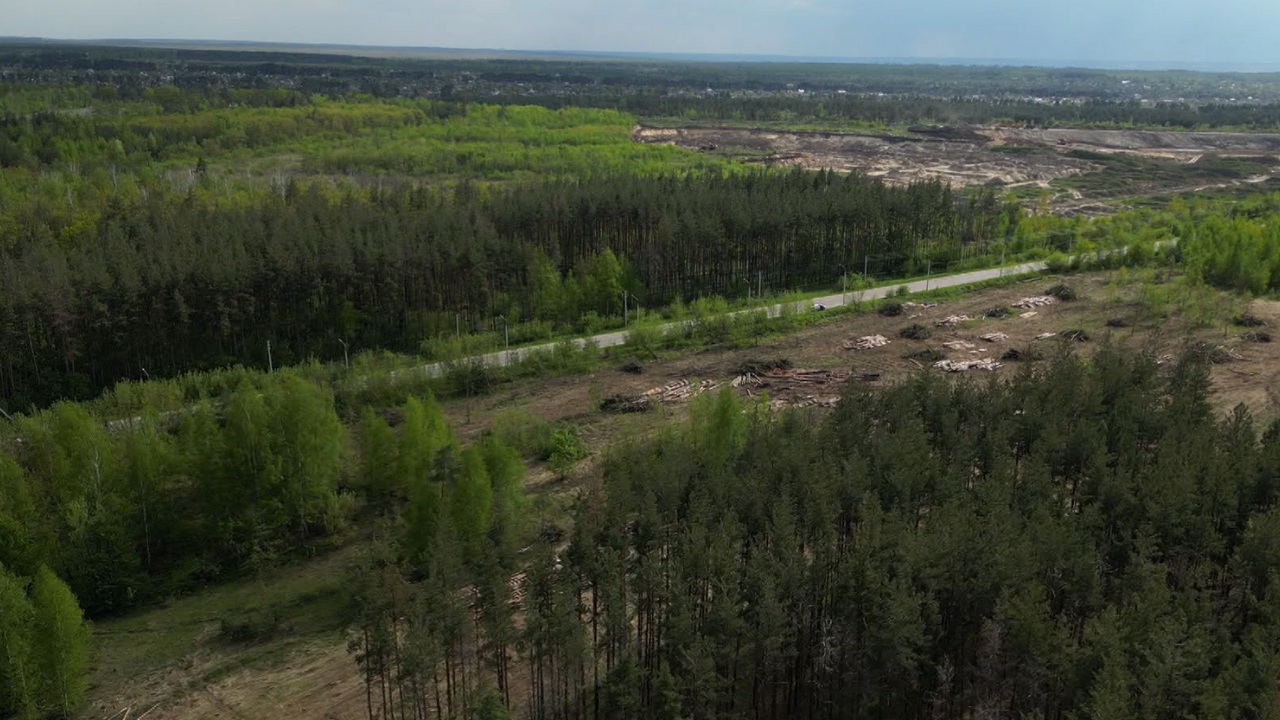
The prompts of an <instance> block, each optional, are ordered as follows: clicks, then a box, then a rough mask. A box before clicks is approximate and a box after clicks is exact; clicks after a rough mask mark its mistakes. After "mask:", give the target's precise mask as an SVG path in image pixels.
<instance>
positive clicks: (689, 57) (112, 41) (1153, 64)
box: [0, 35, 1280, 74]
mask: <svg viewBox="0 0 1280 720" xmlns="http://www.w3.org/2000/svg"><path fill="white" fill-rule="evenodd" d="M22 42H28V43H49V44H60V45H88V46H98V47H137V46H142V47H155V48H161V49H190V48H191V46H193V45H203V46H208V47H209V48H210V49H218V48H219V47H222V48H257V49H259V50H260V51H265V52H284V51H286V50H287V49H292V50H299V51H306V52H311V53H315V54H324V51H325V50H342V51H346V52H347V53H349V54H351V53H353V52H358V51H365V52H369V53H371V54H370V55H368V56H369V57H384V58H385V57H388V56H391V57H405V58H409V59H412V58H413V57H414V56H415V55H417V56H422V55H424V54H433V55H448V54H453V55H461V56H470V57H498V58H500V57H502V56H504V55H505V56H521V57H544V58H545V57H564V56H569V57H575V58H599V59H627V60H666V61H686V62H736V63H744V62H745V63H823V64H837V65H841V64H842V65H856V64H865V65H937V66H956V67H963V66H974V67H1010V68H1014V67H1035V68H1045V69H1056V70H1074V69H1083V70H1112V71H1125V70H1129V71H1149V72H1172V71H1188V72H1224V73H1250V74H1261V73H1280V62H1272V63H1263V62H1234V61H1215V60H1196V61H1174V60H1116V59H1110V60H1083V59H1069V60H1068V59H1058V58H1054V59H1043V58H992V57H960V56H937V57H934V56H838V55H789V54H773V53H769V54H762V53H723V52H714V53H713V52H662V51H639V50H582V49H574V50H552V49H538V50H530V49H518V48H461V47H444V46H431V45H366V44H359V43H337V42H327V43H321V42H297V41H284V40H281V41H275V40H208V39H191V38H186V39H184V38H48V37H40V36H20V35H4V36H0V43H10V44H12V43H22Z"/></svg>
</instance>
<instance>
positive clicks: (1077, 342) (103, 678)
mask: <svg viewBox="0 0 1280 720" xmlns="http://www.w3.org/2000/svg"><path fill="white" fill-rule="evenodd" d="M1157 281H1159V280H1158V278H1157V277H1156V275H1155V273H1154V272H1149V273H1148V272H1145V271H1138V272H1137V273H1134V274H1133V275H1130V274H1129V273H1128V272H1127V271H1107V272H1092V273H1081V274H1074V275H1068V276H1062V277H1053V276H1043V277H1032V278H1027V279H1025V280H1022V281H1020V282H1017V283H1014V284H1012V285H1010V286H1008V287H1002V288H993V289H985V290H979V291H974V292H969V293H964V294H961V295H958V296H955V297H947V298H942V299H938V300H930V301H923V302H918V301H913V300H912V299H911V298H910V297H908V298H905V299H904V301H903V302H901V313H900V314H897V315H885V314H882V313H881V312H879V311H877V310H876V309H874V308H872V307H867V308H864V309H863V311H862V312H859V313H857V314H852V315H845V316H839V317H832V318H831V319H830V320H828V321H825V322H821V323H819V324H816V325H813V326H810V327H807V328H805V329H802V330H800V331H798V332H795V333H794V334H789V335H785V336H782V337H777V338H772V339H769V340H767V341H764V342H761V343H760V344H759V345H755V346H746V347H706V348H701V349H694V350H689V351H683V352H676V353H666V354H664V357H663V358H662V359H660V360H656V361H650V362H646V363H645V364H644V367H643V372H641V373H639V374H636V373H634V372H627V371H622V370H619V369H617V368H616V366H615V367H610V366H609V363H607V362H606V363H605V366H604V367H602V368H600V369H598V370H596V371H594V372H592V373H590V374H586V375H580V376H567V377H560V378H552V379H547V380H527V381H517V382H515V383H513V384H512V385H510V386H509V387H505V388H502V389H500V390H499V391H497V392H496V393H494V394H492V395H489V396H485V397H478V398H472V399H458V400H454V401H450V402H447V403H445V404H444V406H443V409H444V411H445V414H446V417H447V418H448V420H449V422H450V424H451V425H452V426H453V427H454V429H455V432H456V434H457V435H458V437H459V439H460V440H462V441H463V442H472V441H474V440H476V439H477V438H479V437H480V436H481V435H483V434H484V433H485V432H486V431H488V430H489V429H491V427H492V426H493V425H494V423H495V422H499V423H500V422H503V418H504V417H509V418H532V419H535V420H536V421H537V422H548V423H564V424H569V425H572V426H573V427H575V428H577V430H578V432H579V435H580V437H581V438H582V440H583V441H584V442H585V444H586V446H587V447H588V448H589V449H590V452H591V456H592V457H591V458H588V459H587V460H586V461H585V462H583V463H581V464H580V465H578V466H577V467H575V468H574V469H573V470H572V471H570V472H569V473H568V474H567V475H563V476H561V475H560V474H559V473H557V472H555V471H553V470H551V469H550V468H548V467H545V466H535V467H534V468H533V469H532V470H531V473H530V475H529V478H528V481H527V482H528V488H529V490H530V492H531V493H533V495H534V497H535V498H536V500H535V502H536V503H537V506H538V507H539V508H540V512H541V513H543V514H544V516H545V517H548V518H551V519H552V521H553V522H556V523H559V524H562V525H565V524H568V523H570V522H571V520H570V519H569V512H570V508H572V507H573V505H574V504H575V502H576V501H577V498H578V496H579V493H581V492H582V491H583V488H584V487H586V485H588V484H589V483H590V482H591V480H590V478H591V477H592V476H593V475H595V474H597V473H599V472H600V462H601V458H602V457H603V456H605V455H607V454H609V453H610V448H613V447H615V446H617V445H618V444H619V443H623V442H634V441H635V440H636V439H638V438H641V437H644V436H646V435H649V434H652V433H655V432H659V431H660V430H661V429H662V428H663V427H666V426H668V425H669V424H670V423H673V422H677V421H679V420H680V419H681V418H682V417H683V416H684V413H685V411H686V409H687V408H688V405H689V401H690V400H691V399H692V398H693V397H694V396H696V395H698V394H700V393H701V392H707V393H714V392H716V391H717V390H718V389H719V388H721V387H731V388H734V389H735V391H736V392H739V393H741V395H742V397H743V398H744V400H747V399H750V398H753V397H768V398H769V399H770V400H771V401H772V404H773V407H774V408H775V409H779V410H781V409H784V408H798V409H799V411H800V412H802V413H803V414H804V416H805V417H807V418H809V419H810V421H814V420H816V418H818V417H821V416H823V415H825V414H826V413H828V412H830V411H829V410H827V409H824V407H823V406H824V405H825V403H814V402H810V400H811V399H812V398H813V396H814V395H818V396H821V397H834V396H838V395H839V394H841V393H842V392H843V391H844V390H845V387H844V384H845V383H854V384H857V385H861V386H864V387H868V388H879V389H882V388H886V387H892V386H895V385H897V384H899V383H902V382H904V381H906V380H908V379H909V378H911V377H912V376H914V375H916V374H919V373H922V372H926V373H938V372H941V371H940V370H936V369H933V368H932V367H931V366H932V365H933V363H934V362H935V360H934V358H937V357H939V356H946V357H948V358H952V359H954V360H958V361H963V360H967V359H969V358H975V357H980V358H988V357H990V358H1006V359H1005V360H1004V361H1003V367H1001V368H1000V369H998V370H996V371H995V373H994V376H995V377H997V378H1001V379H1002V380H1004V381H1008V380H1009V379H1011V377H1012V376H1013V375H1015V374H1017V373H1019V372H1021V371H1022V370H1023V369H1025V368H1027V367H1028V366H1029V365H1036V364H1039V362H1043V361H1047V359H1049V358H1051V357H1052V356H1054V355H1055V354H1057V353H1060V352H1064V351H1068V352H1073V353H1079V354H1082V355H1085V356H1088V355H1090V354H1091V353H1093V352H1096V351H1097V350H1098V349H1099V348H1100V347H1103V346H1108V345H1113V346H1116V347H1123V348H1128V349H1132V350H1136V351H1141V352H1147V353H1152V354H1154V355H1156V356H1160V357H1167V358H1172V357H1173V356H1174V355H1175V354H1177V353H1178V352H1180V350H1181V348H1183V347H1184V346H1185V345H1186V344H1188V343H1205V344H1207V345H1210V346H1212V347H1222V348H1227V349H1229V350H1230V353H1229V354H1226V355H1224V356H1223V361H1222V362H1220V363H1215V364H1213V365H1212V381H1213V394H1212V399H1213V404H1214V406H1215V408H1216V409H1217V411H1218V412H1220V413H1225V412H1227V411H1229V410H1230V409H1231V408H1232V407H1234V406H1235V405H1237V404H1239V403H1244V404H1245V405H1247V406H1249V407H1250V409H1251V410H1252V411H1253V412H1254V413H1255V415H1256V416H1257V417H1258V418H1259V420H1260V421H1265V420H1267V419H1269V418H1273V417H1277V416H1280V396H1277V394H1276V388H1278V387H1280V357H1277V355H1276V353H1275V352H1274V349H1273V346H1272V345H1270V344H1267V343H1261V342H1251V341H1250V338H1248V337H1246V336H1248V334H1249V333H1250V332H1256V331H1257V329H1258V328H1260V327H1276V326H1277V325H1280V302H1275V301H1269V300H1255V301H1252V302H1250V303H1247V304H1246V303H1242V302H1240V301H1238V300H1236V299H1234V298H1233V297H1232V296H1230V295H1228V294H1225V293H1218V292H1216V291H1214V292H1212V293H1211V294H1210V295H1207V296H1201V297H1197V298H1193V299H1192V298H1181V299H1179V298H1178V297H1177V296H1176V294H1174V295H1170V296H1168V297H1167V298H1164V299H1156V298H1153V297H1152V296H1151V295H1150V293H1149V292H1148V291H1144V287H1148V286H1147V285H1146V283H1149V282H1157ZM1171 281H1172V278H1165V280H1164V282H1171ZM1063 285H1066V286H1068V287H1070V288H1071V289H1072V290H1073V291H1074V292H1075V294H1076V295H1077V296H1078V298H1077V299H1075V300H1071V301H1055V300H1054V299H1053V298H1052V296H1046V295H1044V293H1045V291H1046V290H1049V289H1052V288H1054V287H1059V286H1063ZM1189 301H1191V302H1189ZM1002 308H1003V309H1004V310H1005V311H1004V312H1000V309H1002ZM1184 309H1185V310H1186V311H1187V312H1184V311H1183V310H1184ZM1166 313H1167V316H1166ZM1242 315H1248V316H1250V317H1251V318H1253V319H1254V320H1255V321H1256V322H1257V323H1263V325H1255V326H1254V327H1253V328H1252V329H1250V328H1243V327H1237V326H1236V325H1233V324H1232V318H1236V317H1239V316H1242ZM958 317H967V318H970V319H967V320H962V321H960V322H958V323H956V322H952V323H947V322H945V321H946V320H947V319H949V318H958ZM939 323H942V325H941V326H939ZM916 326H919V327H929V328H932V331H931V332H929V333H928V334H927V336H926V337H924V338H923V339H913V338H911V337H904V336H903V331H904V330H907V329H909V328H912V327H916ZM1063 331H1075V332H1076V333H1078V334H1079V335H1077V336H1076V339H1073V338H1064V337H1062V332H1063ZM907 334H909V335H910V334H912V333H907ZM984 336H986V337H988V338H994V340H990V339H984ZM866 337H880V338H883V339H885V340H887V342H884V343H876V344H873V345H872V346H868V347H866V348H865V349H853V350H850V349H846V345H847V344H848V342H849V341H850V340H851V339H857V338H866ZM1082 337H1087V341H1082ZM1254 339H1256V338H1254ZM1011 356H1012V357H1011ZM921 357H925V358H927V360H925V361H922V360H920V359H918V358H921ZM1027 358H1041V361H1035V360H1031V361H1028V360H1027ZM990 377H991V376H990V375H988V374H987V373H980V376H978V377H970V378H968V379H967V380H965V379H962V380H960V382H976V383H979V384H985V383H986V382H987V380H988V379H989V378H990ZM877 391H878V390H877ZM601 398H615V399H623V400H635V399H642V398H645V399H649V400H650V402H648V403H646V404H645V405H643V406H642V407H640V408H638V409H637V410H636V411H633V412H617V411H610V410H607V409H606V410H602V409H600V406H601V405H602V404H603V405H608V403H602V402H601ZM363 543H364V541H359V540H358V541H356V542H355V543H354V544H353V545H352V546H350V547H348V548H346V549H343V550H341V551H338V552H336V553H331V554H328V555H326V556H325V557H324V558H323V559H321V560H317V561H312V562H306V563H302V564H298V565H296V566H293V567H286V568H283V569H281V570H278V571H274V572H273V573H272V576H271V577H270V579H266V578H264V579H259V580H244V581H241V582H239V583H236V584H233V585H231V586H227V587H224V588H218V589H214V590H209V591H205V592H202V593H198V594H196V595H193V596H191V597H188V598H184V599H180V600H177V601H175V602H174V603H173V605H172V606H171V607H167V608H163V609H157V610H149V611H145V612H143V613H141V614H139V615H138V616H136V617H130V618H123V619H120V620H111V621H106V622H103V623H100V624H98V625H97V626H96V630H97V632H98V634H99V635H98V637H99V641H100V644H101V647H102V648H103V649H102V652H103V655H102V660H103V662H102V663H100V665H99V669H98V671H97V672H96V674H95V675H94V676H93V688H92V689H91V690H90V693H89V705H90V707H91V708H92V712H91V715H90V716H91V717H113V715H112V713H115V717H123V711H124V710H125V709H126V708H127V709H131V711H132V715H130V717H137V716H138V715H139V714H141V713H142V712H145V711H149V713H150V714H148V715H147V717H149V718H167V719H173V720H205V719H212V718H227V717H232V718H234V717H245V718H248V717H265V716H271V717H280V718H284V719H286V720H302V718H313V717H330V718H335V719H344V720H345V719H346V718H352V719H354V718H360V717H364V716H365V705H366V697H365V686H364V679H363V677H362V676H361V674H360V672H359V670H358V668H357V666H356V664H355V663H354V662H353V660H352V655H351V653H350V652H349V651H348V649H347V636H346V635H345V634H343V633H342V632H341V630H340V627H339V626H338V625H336V624H335V617H336V616H335V615H334V614H333V613H334V612H335V609H334V608H333V607H331V604H332V599H333V597H335V595H336V593H337V592H338V588H337V587H336V586H335V585H334V583H335V582H337V581H336V580H335V576H336V575H338V574H339V572H340V571H339V568H340V567H341V566H343V565H344V564H346V563H350V562H352V561H353V559H354V557H355V555H354V554H355V553H358V552H359V547H360V546H361V545H362V544H363ZM561 547H562V548H563V545H562V546H561ZM232 608H234V611H233V610H232ZM268 610H270V611H272V612H279V613H280V616H281V622H282V623H283V624H284V626H285V627H290V628H293V632H290V633H288V637H276V638H273V639H269V640H267V641H265V642H262V643H259V644H253V645H250V646H248V647H244V646H241V645H237V644H234V643H228V642H227V641H226V640H225V639H222V637H221V636H220V633H219V623H220V622H221V621H222V620H224V619H225V618H227V617H237V616H239V617H255V616H258V615H260V614H261V613H263V612H266V611H268ZM512 673H513V677H515V678H520V679H519V680H517V681H515V684H516V687H522V685H521V684H520V683H524V682H527V675H526V674H525V669H522V668H521V667H519V666H517V667H515V668H513V670H512ZM526 703H527V698H525V697H524V696H523V692H522V691H518V692H516V693H515V697H514V699H513V704H514V707H517V708H520V707H524V706H525V705H526Z"/></svg>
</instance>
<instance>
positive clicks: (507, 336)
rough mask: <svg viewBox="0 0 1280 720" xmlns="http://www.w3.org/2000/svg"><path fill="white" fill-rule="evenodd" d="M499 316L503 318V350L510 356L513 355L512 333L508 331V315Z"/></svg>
mask: <svg viewBox="0 0 1280 720" xmlns="http://www.w3.org/2000/svg"><path fill="white" fill-rule="evenodd" d="M498 317H499V318H501V319H502V341H503V348H502V350H503V352H504V353H505V354H506V355H508V356H509V355H511V333H510V332H508V330H507V316H506V315H499V316H498Z"/></svg>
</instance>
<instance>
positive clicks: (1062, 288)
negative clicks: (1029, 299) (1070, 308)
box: [1044, 283, 1079, 302]
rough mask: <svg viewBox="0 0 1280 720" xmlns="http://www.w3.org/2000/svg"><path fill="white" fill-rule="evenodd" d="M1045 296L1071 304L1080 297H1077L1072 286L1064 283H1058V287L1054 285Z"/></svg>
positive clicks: (1046, 291) (1045, 292)
mask: <svg viewBox="0 0 1280 720" xmlns="http://www.w3.org/2000/svg"><path fill="white" fill-rule="evenodd" d="M1044 294H1045V295H1050V296H1053V297H1056V298H1058V299H1059V300H1061V301H1063V302H1071V301H1072V300H1075V299H1076V298H1078V297H1079V296H1078V295H1076V291H1075V289H1073V288H1072V287H1071V286H1070V285H1066V284H1064V283H1058V284H1057V285H1054V286H1053V287H1051V288H1049V289H1048V290H1045V291H1044Z"/></svg>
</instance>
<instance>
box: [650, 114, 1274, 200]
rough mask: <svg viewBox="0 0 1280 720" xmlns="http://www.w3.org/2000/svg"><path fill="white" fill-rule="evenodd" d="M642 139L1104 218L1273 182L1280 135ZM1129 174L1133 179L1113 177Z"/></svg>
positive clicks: (920, 130)
mask: <svg viewBox="0 0 1280 720" xmlns="http://www.w3.org/2000/svg"><path fill="white" fill-rule="evenodd" d="M633 135H634V137H635V138H636V139H637V140H638V141H640V142H646V143H669V144H674V145H678V146H680V147H684V148H688V149H691V150H700V151H703V152H711V153H724V154H731V155H736V156H745V157H747V158H749V159H751V160H753V161H755V162H759V163H761V164H763V165H767V166H792V167H803V168H808V169H814V170H817V169H823V170H837V171H841V172H854V171H856V172H860V173H863V174H865V175H868V176H870V177H879V178H883V179H884V180H885V181H887V182H890V183H894V184H907V183H912V182H920V181H931V180H938V181H941V182H945V183H950V184H951V185H953V186H956V187H968V186H987V187H993V188H1001V189H1006V190H1010V191H1019V193H1018V194H1019V196H1021V197H1024V198H1026V199H1028V200H1032V199H1034V200H1036V201H1039V200H1040V196H1041V195H1042V194H1043V195H1045V196H1046V197H1047V199H1048V201H1049V205H1050V207H1051V208H1053V209H1055V210H1057V211H1060V212H1070V213H1082V212H1083V213H1089V214H1098V213H1105V212H1109V211H1110V209H1111V207H1113V206H1108V205H1103V204H1102V201H1108V202H1110V203H1115V202H1121V201H1124V200H1127V199H1132V198H1136V197H1141V196H1148V195H1167V194H1171V193H1176V192H1192V191H1203V190H1207V189H1217V188H1228V187H1235V186H1241V185H1255V184H1259V183H1264V182H1270V181H1273V180H1274V179H1275V177H1276V174H1277V172H1280V134H1269V133H1226V132H1160V131H1147V130H1088V129H1080V130H1075V129H1066V128H1046V129H1037V128H1017V127H1003V126H975V127H914V128H911V129H910V131H909V132H906V133H904V134H901V135H890V134H882V135H865V134H856V133H834V132H788V131H781V130H766V129H759V128H732V127H700V126H699V127H680V128H657V127H646V126H637V127H636V128H635V129H634V131H633ZM1115 179H1123V180H1124V182H1123V183H1116V182H1113V180H1115Z"/></svg>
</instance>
